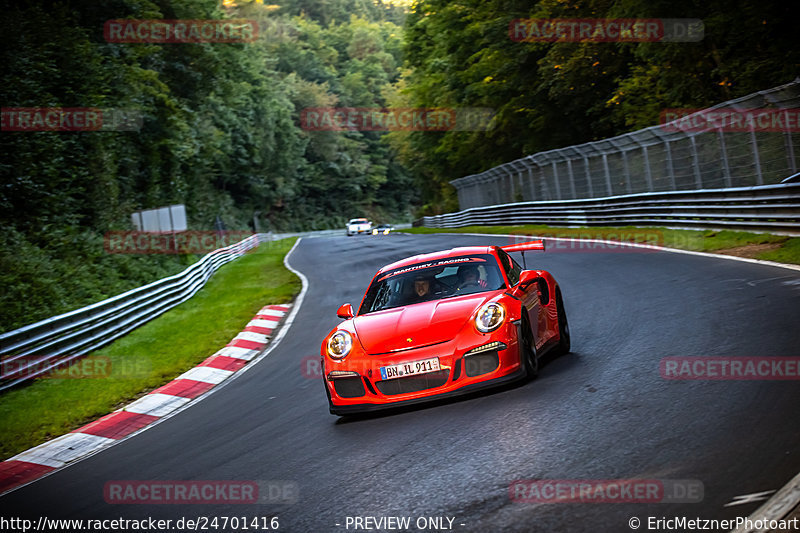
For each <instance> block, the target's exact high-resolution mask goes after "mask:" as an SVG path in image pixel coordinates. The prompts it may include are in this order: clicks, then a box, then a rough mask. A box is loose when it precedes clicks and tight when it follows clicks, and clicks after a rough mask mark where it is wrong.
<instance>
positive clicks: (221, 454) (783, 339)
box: [0, 234, 800, 532]
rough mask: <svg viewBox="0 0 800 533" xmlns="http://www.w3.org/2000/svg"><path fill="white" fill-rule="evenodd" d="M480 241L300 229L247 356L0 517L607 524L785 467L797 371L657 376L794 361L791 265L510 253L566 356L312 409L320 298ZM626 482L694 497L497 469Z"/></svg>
mask: <svg viewBox="0 0 800 533" xmlns="http://www.w3.org/2000/svg"><path fill="white" fill-rule="evenodd" d="M483 243H485V244H498V245H503V244H509V243H510V241H509V239H508V238H504V237H475V236H454V235H418V236H415V235H402V234H393V235H388V236H357V237H350V238H348V237H344V236H342V237H331V238H307V239H303V240H302V241H301V243H300V245H299V246H298V247H297V248H296V250H295V251H294V253H293V254H292V256H291V257H290V263H291V265H292V267H293V268H295V269H297V270H299V271H301V272H303V273H304V274H305V275H306V276H307V277H308V280H309V287H308V292H307V294H306V296H305V301H304V302H303V305H302V307H301V309H300V311H299V312H298V314H297V316H296V319H295V321H294V324H292V326H291V328H290V329H289V330H288V332H287V333H286V336H285V337H284V338H283V340H282V341H281V343H280V344H279V345H278V346H277V347H275V348H274V349H273V351H272V352H271V353H270V354H269V355H268V356H267V357H266V358H265V359H263V360H261V361H260V362H258V363H257V364H256V366H255V367H253V368H251V369H249V370H248V371H247V372H245V373H244V374H242V375H241V376H239V377H237V378H236V379H234V380H233V381H232V382H231V383H229V384H227V385H226V386H224V387H222V388H221V389H220V390H218V391H216V392H215V393H213V394H211V395H210V396H209V397H207V398H205V399H204V400H203V401H201V402H199V403H197V404H196V405H193V406H192V407H190V408H189V409H186V410H184V411H183V412H181V413H179V414H177V415H176V416H174V417H172V418H170V419H168V420H166V421H164V422H163V423H160V424H157V425H155V426H154V427H153V428H152V429H149V430H147V431H145V432H143V433H141V434H139V435H136V436H134V437H132V438H130V439H127V440H125V441H123V442H121V443H120V444H118V445H116V446H114V447H112V448H110V449H107V450H105V451H102V452H101V453H98V454H96V455H94V456H92V457H89V458H88V459H86V460H83V461H80V462H79V463H77V464H74V465H72V466H70V467H68V468H65V469H63V470H61V471H58V472H56V473H55V474H53V475H50V476H48V477H46V478H44V479H41V480H39V481H37V482H35V483H33V484H31V485H28V486H26V487H23V488H21V489H19V490H16V491H13V492H11V493H9V494H7V495H6V496H4V497H2V498H0V514H2V515H3V516H20V517H22V516H28V517H39V516H46V517H49V518H92V519H103V518H120V517H122V518H144V517H154V518H169V519H173V520H175V519H178V518H181V517H189V518H197V517H200V516H206V517H209V518H212V517H214V516H218V517H221V516H239V517H248V518H251V517H256V516H273V515H275V516H277V517H278V518H279V524H280V527H279V530H280V531H297V532H305V531H309V532H344V531H365V530H367V529H365V528H360V529H354V528H353V525H352V522H350V527H349V528H348V527H347V524H348V517H351V518H352V517H367V516H369V517H375V518H378V519H379V518H381V517H390V516H396V517H411V518H412V525H413V524H414V523H415V521H416V520H417V518H419V517H448V518H451V519H452V518H454V520H453V522H452V526H450V527H452V530H454V531H476V532H491V531H570V532H572V531H576V532H582V531H586V532H596V531H608V532H620V531H630V530H631V529H630V528H629V525H628V524H629V519H630V518H631V517H638V518H640V519H641V520H642V521H643V522H646V520H647V517H657V518H670V517H676V516H677V517H680V516H688V517H690V518H695V517H699V518H718V519H722V518H734V517H737V516H747V515H749V514H750V513H752V512H753V511H754V510H755V509H756V508H757V507H758V506H759V505H760V504H761V502H753V503H747V504H744V505H739V506H733V507H725V504H727V503H729V502H731V501H733V500H734V499H735V497H737V496H741V495H747V494H752V493H757V492H762V491H769V490H776V489H779V488H780V487H782V486H783V485H784V484H785V483H786V482H787V481H789V479H791V478H792V477H793V476H794V475H795V474H797V473H798V472H799V471H800V424H798V420H800V417H798V406H800V382H798V381H796V380H795V381H765V380H758V381H756V380H749V381H742V380H733V381H731V380H727V381H712V380H708V381H698V380H682V381H673V380H666V379H664V378H662V377H661V375H660V373H659V362H660V361H661V360H662V359H663V358H665V357H672V356H757V357H766V356H794V357H797V356H800V327H798V326H799V325H800V272H798V271H792V270H788V269H781V268H776V267H771V266H765V265H757V264H750V263H744V262H738V261H731V260H725V259H717V258H708V257H699V256H692V255H686V254H677V253H669V252H652V251H648V252H643V251H641V250H639V251H630V252H628V253H620V252H614V253H608V252H605V253H599V252H595V251H581V252H578V251H575V250H573V251H569V252H559V251H552V252H546V253H536V254H533V253H529V254H526V257H527V263H528V266H529V267H531V266H535V267H537V268H544V269H547V270H550V271H551V272H552V273H553V274H554V276H555V277H556V279H557V280H558V281H559V283H560V284H561V286H562V290H563V295H564V302H565V306H566V310H567V313H568V316H569V321H570V326H571V330H572V353H571V354H568V355H566V356H563V357H560V358H556V359H551V360H547V361H545V362H544V366H543V367H542V368H541V371H540V375H539V377H538V378H537V379H536V380H534V381H532V382H529V383H524V384H521V385H518V386H513V387H506V388H505V389H502V390H499V391H493V392H487V393H483V394H480V395H477V396H471V397H468V398H464V399H458V400H451V401H447V402H438V403H435V404H426V405H424V406H420V407H416V408H413V409H405V410H402V411H399V412H398V411H393V412H390V413H387V414H381V415H380V416H375V415H373V416H369V417H361V418H354V419H339V418H337V417H335V416H332V415H330V414H329V413H328V407H327V401H326V398H325V393H324V390H323V386H322V383H321V379H320V378H319V377H317V376H310V377H309V371H308V367H304V366H303V365H304V361H303V359H304V358H305V357H307V356H317V355H318V354H319V345H320V342H321V340H322V338H323V337H324V336H325V335H326V334H327V333H328V332H329V331H330V330H331V329H332V328H333V327H335V325H336V324H337V323H338V322H339V319H337V317H336V314H335V312H336V309H337V307H338V306H339V305H340V304H342V303H345V302H351V303H353V304H354V306H356V305H357V304H358V303H359V302H360V300H361V296H362V295H363V291H364V290H365V289H366V286H367V284H368V283H369V281H370V279H371V278H372V276H373V275H374V273H375V271H376V270H377V269H378V268H379V267H381V266H383V265H384V264H387V263H389V262H391V261H394V260H397V259H401V258H403V257H407V256H409V255H414V254H416V253H421V252H426V251H434V250H439V249H446V248H450V247H453V246H458V245H467V244H483ZM515 255H516V256H517V257H518V258H519V256H518V254H515ZM266 303H270V302H265V304H266ZM312 378H313V379H312ZM632 478H636V479H658V480H695V481H699V482H701V483H702V485H703V495H702V501H699V502H696V503H599V502H585V503H563V502H562V503H521V502H515V501H512V499H511V497H510V492H509V486H510V485H511V484H512V483H513V482H514V481H516V480H534V479H539V480H620V479H632ZM114 480H257V481H260V482H263V481H270V480H271V481H283V482H288V483H294V484H296V485H295V486H296V487H297V489H298V498H297V501H296V503H290V504H243V505H231V504H220V505H191V504H182V505H176V504H171V505H149V504H148V505H143V504H133V505H112V504H108V503H106V501H105V500H104V494H103V489H104V486H105V484H106V483H107V482H109V481H114ZM443 523H444V525H445V526H447V525H448V523H449V522H448V520H446V519H445V520H444V522H443ZM337 524H339V525H337ZM208 530H209V531H214V530H215V529H213V528H208ZM217 530H219V531H221V530H222V529H217ZM233 530H234V529H231V528H228V529H227V531H233ZM384 530H388V529H384ZM410 530H412V531H417V530H418V529H417V528H416V527H412V528H411V529H410ZM429 530H434V531H442V530H446V529H441V528H440V529H435V528H434V529H429ZM640 530H642V531H646V530H647V528H646V527H644V526H643V527H642V528H640ZM251 531H252V529H251Z"/></svg>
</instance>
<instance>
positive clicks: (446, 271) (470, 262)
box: [358, 254, 505, 315]
mask: <svg viewBox="0 0 800 533" xmlns="http://www.w3.org/2000/svg"><path fill="white" fill-rule="evenodd" d="M504 288H505V282H504V281H503V276H502V275H501V274H500V269H499V268H498V266H497V260H496V259H495V258H494V256H492V255H490V254H475V255H468V256H462V257H452V258H448V259H440V260H436V261H428V262H425V263H420V264H418V265H412V266H408V267H403V268H399V269H396V270H392V271H390V272H385V273H383V274H381V275H380V276H378V277H376V278H375V280H374V281H373V282H372V285H370V287H369V290H367V295H366V297H365V298H364V303H363V304H361V309H360V310H359V313H358V314H359V315H363V314H366V313H371V312H373V311H380V310H382V309H391V308H393V307H402V306H406V305H413V304H416V303H420V302H426V301H430V300H440V299H442V298H451V297H455V296H463V295H465V294H475V293H479V292H486V291H495V290H499V289H504Z"/></svg>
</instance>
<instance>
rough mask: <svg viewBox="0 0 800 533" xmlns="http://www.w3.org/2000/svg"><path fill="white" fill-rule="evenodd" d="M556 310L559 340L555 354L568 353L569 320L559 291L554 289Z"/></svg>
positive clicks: (569, 343) (569, 342) (569, 344)
mask: <svg viewBox="0 0 800 533" xmlns="http://www.w3.org/2000/svg"><path fill="white" fill-rule="evenodd" d="M556 311H557V313H558V334H559V337H560V340H559V341H558V347H557V348H556V350H555V352H556V355H564V354H568V353H569V350H570V346H571V341H570V333H569V322H568V321H567V312H566V310H565V309H564V302H563V300H562V299H561V291H560V290H556Z"/></svg>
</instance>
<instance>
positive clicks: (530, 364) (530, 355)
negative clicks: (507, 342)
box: [519, 307, 539, 380]
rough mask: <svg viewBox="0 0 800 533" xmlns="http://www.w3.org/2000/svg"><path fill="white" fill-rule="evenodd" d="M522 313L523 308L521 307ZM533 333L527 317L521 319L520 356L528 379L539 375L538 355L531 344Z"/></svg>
mask: <svg viewBox="0 0 800 533" xmlns="http://www.w3.org/2000/svg"><path fill="white" fill-rule="evenodd" d="M522 312H523V313H525V308H524V307H523V311H522ZM532 340H533V335H532V333H531V327H530V324H529V322H528V318H527V317H525V318H523V319H522V335H521V338H520V339H519V350H520V357H521V358H522V364H523V366H524V367H525V377H526V378H527V379H529V380H531V379H535V378H536V376H538V375H539V357H538V356H537V354H536V346H534V345H533V342H532Z"/></svg>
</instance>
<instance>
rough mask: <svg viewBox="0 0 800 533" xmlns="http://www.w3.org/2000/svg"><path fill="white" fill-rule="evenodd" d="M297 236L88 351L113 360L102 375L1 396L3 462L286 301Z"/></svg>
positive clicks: (152, 384) (209, 350) (143, 389)
mask: <svg viewBox="0 0 800 533" xmlns="http://www.w3.org/2000/svg"><path fill="white" fill-rule="evenodd" d="M294 241H295V239H284V240H281V241H275V242H271V243H265V244H262V245H261V246H259V247H258V248H257V249H255V250H254V251H252V252H250V253H248V254H247V255H245V256H244V257H241V258H239V259H237V260H235V261H232V262H231V263H228V264H227V265H225V266H223V267H222V268H221V269H220V270H219V271H217V273H216V274H215V275H214V276H213V277H212V278H211V280H210V281H209V282H208V283H207V284H206V286H205V287H204V288H203V289H202V290H200V291H199V292H198V293H197V294H196V295H195V296H194V297H192V298H191V299H189V300H187V301H186V302H184V303H182V304H181V305H179V306H177V307H175V308H173V309H171V310H169V311H167V312H166V313H164V314H163V315H161V316H160V317H158V318H156V319H155V320H152V321H151V322H148V323H147V324H145V325H144V326H142V327H140V328H138V329H136V330H134V331H132V332H131V333H129V334H128V335H126V336H125V337H122V338H121V339H119V340H117V341H115V342H114V343H112V344H111V345H109V346H107V347H105V348H102V349H100V350H97V351H96V352H94V353H92V354H90V356H89V357H88V358H87V359H90V358H91V359H95V360H96V361H99V362H100V363H101V364H102V363H107V362H110V367H109V368H110V370H111V371H110V372H108V373H105V374H102V375H103V376H104V377H99V378H84V379H53V378H50V379H37V380H35V381H34V382H32V383H30V384H28V385H25V386H22V387H19V388H15V389H12V390H9V391H6V392H4V393H2V394H0V434H2V435H3V438H2V440H1V441H0V459H7V458H8V457H10V456H12V455H15V454H17V453H19V452H21V451H24V450H26V449H28V448H30V447H31V446H35V445H37V444H40V443H42V442H45V441H47V440H49V439H51V438H53V437H56V436H59V435H62V434H64V433H67V432H69V431H72V430H73V429H76V428H78V427H80V426H82V425H84V424H86V423H88V422H91V421H93V420H95V419H97V418H98V417H100V416H102V415H105V414H107V413H109V412H111V411H113V410H114V409H117V408H119V407H121V406H122V405H125V404H126V403H128V402H130V401H131V400H133V399H135V398H137V397H139V396H141V395H143V394H145V393H147V392H149V391H150V390H152V389H154V388H156V387H159V386H161V385H163V384H164V383H166V382H168V381H170V380H172V379H173V378H175V377H176V376H178V375H180V374H181V373H183V372H185V371H186V370H188V369H189V368H191V367H193V366H194V365H196V364H197V363H199V362H201V361H203V360H204V359H205V358H207V357H208V356H210V355H212V354H213V353H214V352H216V351H217V350H219V349H220V348H222V347H223V346H225V345H226V344H227V343H228V342H230V340H231V339H232V338H233V337H235V336H236V334H237V333H239V332H240V331H241V330H242V329H243V328H244V326H245V325H246V324H247V322H248V321H250V319H252V318H253V316H254V315H255V314H256V312H257V311H258V310H259V309H261V307H263V306H264V305H268V304H280V303H286V302H289V301H291V300H292V299H293V298H294V296H295V295H296V294H297V293H299V291H300V285H301V284H300V280H299V279H298V278H297V277H296V276H295V275H294V274H292V273H291V272H289V271H288V270H287V269H286V268H285V267H284V265H283V258H284V256H285V255H286V253H287V252H288V251H289V250H290V249H291V246H292V245H293V244H294Z"/></svg>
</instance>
